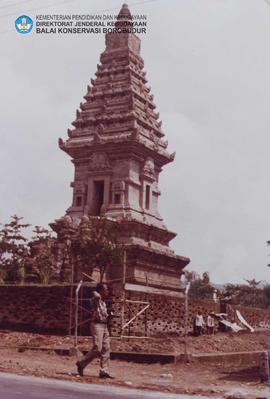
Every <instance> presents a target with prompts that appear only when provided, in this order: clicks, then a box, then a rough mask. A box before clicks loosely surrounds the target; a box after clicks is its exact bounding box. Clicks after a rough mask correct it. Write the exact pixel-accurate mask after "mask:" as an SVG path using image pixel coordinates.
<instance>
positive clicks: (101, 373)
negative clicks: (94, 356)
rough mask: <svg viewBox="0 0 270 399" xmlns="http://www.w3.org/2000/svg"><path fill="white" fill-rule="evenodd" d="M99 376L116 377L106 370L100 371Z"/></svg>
mask: <svg viewBox="0 0 270 399" xmlns="http://www.w3.org/2000/svg"><path fill="white" fill-rule="evenodd" d="M99 378H110V379H111V380H113V379H114V377H112V376H111V375H110V374H109V373H106V371H100V372H99Z"/></svg>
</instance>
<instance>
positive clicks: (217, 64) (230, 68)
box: [0, 0, 270, 283]
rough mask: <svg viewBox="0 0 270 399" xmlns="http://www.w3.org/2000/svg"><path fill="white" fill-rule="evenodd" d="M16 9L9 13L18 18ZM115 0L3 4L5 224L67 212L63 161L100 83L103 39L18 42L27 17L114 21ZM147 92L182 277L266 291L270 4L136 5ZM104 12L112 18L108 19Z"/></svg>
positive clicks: (263, 0) (175, 0)
mask: <svg viewBox="0 0 270 399" xmlns="http://www.w3.org/2000/svg"><path fill="white" fill-rule="evenodd" d="M12 4H13V5H12ZM121 5H122V1H117V0H114V1H113V0H111V1H110V0H106V1H105V0H98V1H97V0H93V1H89V0H67V1H60V0H59V1H56V0H44V1H41V0H21V1H18V0H17V1H15V0H2V1H1V3H0V48H1V67H0V68H1V75H0V83H1V95H0V102H1V104H0V140H1V145H0V170H1V179H0V194H1V195H0V222H2V223H6V222H7V221H8V220H9V217H10V216H11V215H13V214H15V213H16V214H17V215H19V216H23V217H24V220H25V221H26V222H29V223H31V224H32V225H33V226H35V225H43V226H47V225H48V223H50V222H52V221H53V220H55V219H56V218H59V217H61V216H63V215H64V213H65V210H66V209H67V208H68V207H69V206H70V205H71V194H72V193H71V188H70V187H69V185H70V182H71V181H72V180H73V165H72V163H71V162H70V158H69V157H68V156H67V155H66V154H65V153H64V152H62V151H61V150H60V149H59V148H58V144H57V141H58V137H62V138H63V139H66V138H67V133H66V131H67V129H68V128H70V127H71V122H72V121H73V120H74V119H75V112H76V109H77V108H78V107H79V104H80V102H81V101H82V100H83V95H85V94H86V87H87V85H88V84H89V83H90V79H91V78H94V77H95V76H94V74H95V72H96V65H97V63H98V62H99V56H100V53H101V52H102V51H103V50H104V48H105V44H104V37H103V35H102V34H97V35H73V36H70V35H37V34H35V33H31V34H29V35H20V34H18V33H17V32H16V31H15V29H14V27H13V26H14V20H15V19H16V18H17V17H18V16H19V15H22V14H27V15H29V16H30V17H31V18H33V19H34V18H35V15H36V14H96V13H101V14H104V13H109V14H116V13H118V11H119V9H120V8H121ZM128 5H129V8H130V10H131V12H132V13H133V14H146V15H147V33H146V34H145V35H140V38H141V40H142V50H141V55H142V57H143V59H144V61H145V70H146V72H147V79H148V83H149V84H150V86H151V92H152V94H154V101H155V104H156V105H157V110H158V111H159V112H160V118H161V120H162V121H163V125H162V127H163V130H164V132H165V135H166V139H167V140H168V141H169V150H170V151H171V152H174V151H176V158H175V161H174V162H173V163H171V164H169V165H167V166H165V167H164V170H163V172H162V173H161V176H160V189H161V192H162V195H161V197H160V204H159V209H160V213H161V215H162V217H163V218H164V221H165V223H166V225H167V227H168V228H169V229H170V230H172V231H175V232H177V234H178V236H177V238H175V239H174V240H173V241H172V243H171V246H172V248H173V249H174V250H175V252H176V253H177V254H179V255H183V256H187V257H190V258H191V263H190V265H189V266H188V270H194V271H197V272H198V273H202V272H204V271H208V272H209V273H210V278H211V280H212V281H213V282H215V283H227V282H232V283H243V282H245V279H252V278H255V279H256V280H264V281H268V282H269V280H270V279H269V277H270V269H269V268H268V267H267V266H266V265H267V264H268V263H269V258H268V253H270V247H269V248H267V245H266V241H267V240H270V223H269V222H270V221H269V215H270V212H269V211H270V184H269V156H270V134H269V130H270V112H269V106H270V51H269V38H270V1H268V0H237V1H235V0H226V1H224V0H203V1H201V0H153V1H132V0H131V1H130V2H129V3H128ZM105 10H106V11H105Z"/></svg>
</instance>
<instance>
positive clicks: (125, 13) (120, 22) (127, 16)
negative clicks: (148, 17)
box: [115, 3, 133, 28]
mask: <svg viewBox="0 0 270 399" xmlns="http://www.w3.org/2000/svg"><path fill="white" fill-rule="evenodd" d="M132 25H133V24H132V15H131V12H130V11H129V8H128V5H127V4H126V3H124V4H123V5H122V8H121V10H120V11H119V14H118V16H117V21H116V23H115V26H116V27H117V28H120V27H127V26H132Z"/></svg>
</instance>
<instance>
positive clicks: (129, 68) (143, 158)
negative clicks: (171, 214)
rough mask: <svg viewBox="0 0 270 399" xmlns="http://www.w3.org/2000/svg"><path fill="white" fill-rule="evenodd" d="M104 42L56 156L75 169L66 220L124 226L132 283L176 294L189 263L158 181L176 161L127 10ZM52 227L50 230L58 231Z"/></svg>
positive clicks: (123, 10) (123, 7)
mask: <svg viewBox="0 0 270 399" xmlns="http://www.w3.org/2000/svg"><path fill="white" fill-rule="evenodd" d="M115 26H116V28H117V32H112V33H108V34H106V48H105V51H104V52H103V53H102V54H101V56H100V64H98V65H97V72H96V74H95V75H96V77H95V78H94V79H91V85H89V86H88V88H87V93H86V95H85V96H84V99H85V101H83V102H82V103H81V104H80V110H78V111H77V114H76V119H75V121H74V122H73V123H72V125H73V126H74V128H73V129H72V130H70V129H69V130H68V139H67V140H66V141H63V140H62V139H59V146H60V148H61V149H62V150H63V151H65V152H66V153H67V154H68V155H69V156H70V157H71V158H72V162H73V163H74V167H75V175H74V181H73V182H72V183H71V187H72V188H73V199H72V205H71V207H70V208H68V210H67V215H68V216H69V217H70V218H71V219H80V218H81V217H83V216H84V215H87V216H89V217H90V216H103V217H109V218H114V219H117V220H118V221H120V222H121V225H122V229H121V231H122V236H121V240H122V241H123V242H124V243H125V244H126V246H127V274H128V275H129V278H130V280H131V282H133V283H137V284H144V283H145V281H146V276H147V284H149V285H152V286H154V287H155V286H156V287H166V288H171V289H177V288H179V278H180V275H181V273H182V269H183V268H184V267H185V266H186V265H187V264H188V263H189V259H188V258H185V257H181V256H177V255H175V253H174V252H173V250H172V249H171V248H170V247H169V242H170V241H171V240H172V239H173V238H174V237H175V236H176V234H175V233H173V232H171V231H169V230H168V229H167V228H166V226H165V224H164V222H163V219H162V217H161V216H160V214H159V211H158V199H159V196H160V191H159V187H158V182H159V174H160V172H161V171H162V167H163V166H164V165H166V164H167V163H169V162H172V161H173V160H174V154H169V153H168V151H167V150H166V147H167V142H166V141H164V139H163V137H164V133H163V132H162V129H161V122H160V121H159V114H158V113H157V112H156V111H155V109H156V106H155V104H154V101H153V95H152V94H151V91H150V87H149V86H147V80H146V73H145V71H144V62H143V59H142V58H141V55H140V46H141V41H140V39H139V38H138V37H137V36H136V35H135V34H133V33H132V32H129V31H128V28H129V30H130V28H132V16H131V14H130V11H129V9H128V6H127V5H126V4H124V5H123V6H122V8H121V10H120V13H119V15H118V19H117V22H116V24H115ZM56 225H57V221H56V222H55V224H52V226H53V228H55V230H56V231H57V230H59V229H57V226H56Z"/></svg>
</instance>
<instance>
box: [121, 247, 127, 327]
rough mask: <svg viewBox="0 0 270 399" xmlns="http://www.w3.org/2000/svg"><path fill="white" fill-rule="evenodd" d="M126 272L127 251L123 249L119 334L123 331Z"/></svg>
mask: <svg viewBox="0 0 270 399" xmlns="http://www.w3.org/2000/svg"><path fill="white" fill-rule="evenodd" d="M126 272H127V253H126V250H125V251H124V256H123V276H122V277H123V278H122V308H121V335H122V331H123V326H124V323H125V300H126V292H125V284H126Z"/></svg>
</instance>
